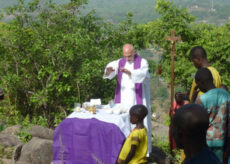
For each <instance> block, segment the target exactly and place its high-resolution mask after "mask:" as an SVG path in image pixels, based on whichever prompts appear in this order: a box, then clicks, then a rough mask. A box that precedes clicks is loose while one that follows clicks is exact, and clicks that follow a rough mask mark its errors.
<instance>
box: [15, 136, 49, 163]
mask: <svg viewBox="0 0 230 164" xmlns="http://www.w3.org/2000/svg"><path fill="white" fill-rule="evenodd" d="M52 159H53V141H52V140H47V139H40V138H36V137H33V138H32V140H30V141H29V142H28V143H26V144H25V145H24V146H23V147H22V150H21V156H20V158H19V161H21V162H22V161H23V162H27V163H30V164H49V163H51V162H52Z"/></svg>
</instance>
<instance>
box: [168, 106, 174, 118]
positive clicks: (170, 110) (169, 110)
mask: <svg viewBox="0 0 230 164" xmlns="http://www.w3.org/2000/svg"><path fill="white" fill-rule="evenodd" d="M168 114H169V117H170V118H172V116H173V108H172V107H171V106H170V107H169V109H168Z"/></svg>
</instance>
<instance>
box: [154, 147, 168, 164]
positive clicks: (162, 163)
mask: <svg viewBox="0 0 230 164" xmlns="http://www.w3.org/2000/svg"><path fill="white" fill-rule="evenodd" d="M150 156H151V158H153V159H154V161H155V162H156V163H157V164H170V159H169V157H168V156H167V154H165V153H164V152H163V151H162V150H161V149H159V148H158V147H155V146H153V147H152V153H151V154H150Z"/></svg>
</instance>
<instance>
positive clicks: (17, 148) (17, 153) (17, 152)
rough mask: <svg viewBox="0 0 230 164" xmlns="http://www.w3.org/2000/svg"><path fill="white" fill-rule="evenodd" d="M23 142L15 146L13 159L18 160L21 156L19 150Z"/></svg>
mask: <svg viewBox="0 0 230 164" xmlns="http://www.w3.org/2000/svg"><path fill="white" fill-rule="evenodd" d="M23 145H24V144H19V145H17V146H15V149H14V152H13V160H15V161H18V160H19V158H20V156H21V150H22V147H23Z"/></svg>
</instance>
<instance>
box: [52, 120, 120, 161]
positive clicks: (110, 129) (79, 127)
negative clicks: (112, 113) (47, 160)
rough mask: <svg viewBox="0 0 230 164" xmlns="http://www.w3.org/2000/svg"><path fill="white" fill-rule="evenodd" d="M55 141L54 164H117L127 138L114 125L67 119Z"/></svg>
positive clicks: (57, 133)
mask: <svg viewBox="0 0 230 164" xmlns="http://www.w3.org/2000/svg"><path fill="white" fill-rule="evenodd" d="M53 140H54V142H53V163H54V164H115V162H116V160H117V157H118V155H119V152H120V149H121V147H122V144H123V141H124V140H125V136H124V134H123V133H122V132H121V130H120V129H119V127H117V126H116V125H114V124H111V123H106V122H103V121H99V120H97V119H94V118H93V119H79V118H67V119H65V120H63V121H62V122H61V123H60V124H59V125H58V127H57V128H56V129H55V131H54V138H53Z"/></svg>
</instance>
